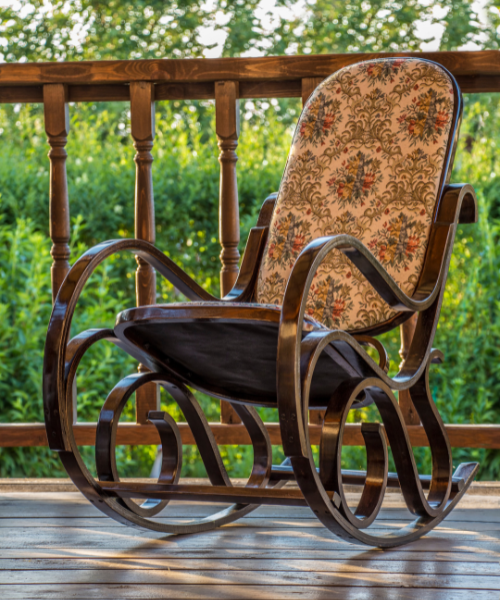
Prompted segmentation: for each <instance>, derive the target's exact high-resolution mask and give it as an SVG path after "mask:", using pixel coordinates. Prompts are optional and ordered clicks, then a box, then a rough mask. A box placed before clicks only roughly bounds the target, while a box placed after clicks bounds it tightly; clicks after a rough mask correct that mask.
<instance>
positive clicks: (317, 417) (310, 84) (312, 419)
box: [302, 77, 325, 425]
mask: <svg viewBox="0 0 500 600" xmlns="http://www.w3.org/2000/svg"><path fill="white" fill-rule="evenodd" d="M322 81H323V77H304V78H303V79H302V106H304V105H305V103H306V102H307V100H308V99H309V96H310V95H311V94H312V93H313V92H314V90H315V89H316V88H317V87H318V85H319V84H320V83H321V82H322ZM324 417H325V411H324V410H310V411H309V423H311V424H314V425H322V424H323V419H324Z"/></svg>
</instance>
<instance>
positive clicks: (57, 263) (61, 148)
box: [43, 83, 70, 301]
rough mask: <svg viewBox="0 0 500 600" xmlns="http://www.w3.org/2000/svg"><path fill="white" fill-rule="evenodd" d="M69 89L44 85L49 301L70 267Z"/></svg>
mask: <svg viewBox="0 0 500 600" xmlns="http://www.w3.org/2000/svg"><path fill="white" fill-rule="evenodd" d="M67 99H68V91H67V88H66V86H65V85H63V84H61V83H51V84H47V85H44V86H43V108H44V117H45V132H46V133H47V140H48V143H49V145H50V151H49V159H50V205H49V211H50V216H49V219H50V238H51V240H52V249H51V251H50V253H51V255H52V258H53V259H54V262H53V263H52V268H51V281H52V301H54V300H55V298H56V296H57V292H58V291H59V288H60V287H61V284H62V282H63V280H64V278H65V277H66V274H67V272H68V271H69V256H70V252H69V245H68V243H69V237H70V225H69V202H68V183H67V180H66V158H67V156H68V154H67V152H66V150H65V146H66V142H67V139H68V133H69V110H68V102H67Z"/></svg>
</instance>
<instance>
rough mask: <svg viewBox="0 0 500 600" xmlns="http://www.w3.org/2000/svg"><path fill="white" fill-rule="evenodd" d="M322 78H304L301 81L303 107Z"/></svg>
mask: <svg viewBox="0 0 500 600" xmlns="http://www.w3.org/2000/svg"><path fill="white" fill-rule="evenodd" d="M323 79H324V77H304V79H302V106H304V105H305V103H306V102H307V100H308V99H309V96H310V95H311V94H312V93H313V92H314V90H315V89H316V88H317V87H318V85H319V84H320V83H321V82H322V81H323Z"/></svg>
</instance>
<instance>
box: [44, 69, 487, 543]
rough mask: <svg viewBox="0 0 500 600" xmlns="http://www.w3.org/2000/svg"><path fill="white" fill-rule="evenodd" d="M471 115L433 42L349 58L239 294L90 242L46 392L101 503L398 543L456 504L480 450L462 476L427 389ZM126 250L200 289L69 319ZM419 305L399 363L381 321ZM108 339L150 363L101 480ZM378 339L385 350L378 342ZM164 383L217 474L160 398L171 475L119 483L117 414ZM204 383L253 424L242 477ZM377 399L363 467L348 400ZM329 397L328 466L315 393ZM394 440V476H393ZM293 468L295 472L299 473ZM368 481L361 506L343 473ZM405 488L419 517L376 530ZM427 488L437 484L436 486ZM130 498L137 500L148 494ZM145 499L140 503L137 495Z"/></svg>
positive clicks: (252, 253) (139, 250)
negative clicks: (315, 442)
mask: <svg viewBox="0 0 500 600" xmlns="http://www.w3.org/2000/svg"><path fill="white" fill-rule="evenodd" d="M461 113H462V97H461V93H460V90H459V88H458V86H457V83H456V81H455V79H454V78H453V76H452V75H451V74H450V73H449V72H448V71H446V69H444V68H443V67H441V66H440V65H438V64H436V63H433V62H430V61H427V60H423V59H419V58H409V57H407V58H382V59H376V60H370V61H367V62H362V63H359V64H354V65H351V66H349V67H346V68H344V69H342V70H340V71H338V72H336V73H334V74H333V75H331V76H330V77H329V78H328V79H326V80H325V81H324V82H323V83H321V85H319V86H318V87H317V89H316V90H315V91H314V93H313V94H312V95H311V97H310V98H309V100H308V102H307V104H306V106H305V108H304V110H303V112H302V115H301V117H300V120H299V122H298V125H297V128H296V131H295V135H294V138H293V142H292V147H291V151H290V155H289V158H288V162H287V165H286V168H285V171H284V175H283V179H282V182H281V185H280V190H279V192H278V193H277V194H272V195H270V196H269V197H268V198H267V199H266V201H265V202H264V204H263V206H262V209H261V211H260V215H259V218H258V222H257V225H256V226H255V227H254V228H253V229H252V230H251V232H250V235H249V238H248V242H247V245H246V248H245V253H244V256H243V260H242V264H241V270H240V273H239V276H238V279H237V281H236V284H235V285H234V288H233V289H232V291H231V292H230V293H229V294H228V295H227V296H226V297H224V298H223V299H221V300H219V299H217V298H215V297H213V296H211V295H210V294H209V293H207V292H206V291H205V290H204V289H202V288H201V287H200V286H199V285H198V284H196V283H195V282H194V281H193V280H192V279H191V278H190V277H189V276H188V275H187V274H186V273H184V272H183V271H182V270H181V269H180V268H179V267H178V266H177V265H176V264H175V263H174V262H173V261H172V260H170V259H169V258H167V257H166V256H165V255H164V254H163V253H162V252H161V251H160V250H158V249H157V248H155V247H154V246H153V245H152V244H149V243H147V242H144V241H140V240H129V239H126V240H119V241H108V242H104V243H101V244H99V245H97V246H96V247H94V248H92V249H91V250H89V251H87V252H86V253H85V254H84V255H83V256H82V257H81V258H80V259H79V260H78V261H77V262H76V263H75V264H74V266H73V267H72V269H71V270H70V272H69V273H68V275H67V277H66V279H65V281H64V283H63V284H62V287H61V288H60V291H59V294H58V296H57V299H56V301H55V306H54V310H53V313H52V317H51V320H50V325H49V329H48V334H47V342H46V348H45V364H44V403H45V416H46V426H47V434H48V437H49V443H50V446H51V447H52V448H53V449H54V450H57V451H58V452H59V455H60V457H61V459H62V462H63V463H64V466H65V468H66V470H67V471H68V473H69V475H70V477H71V478H72V479H73V481H74V482H75V483H76V485H77V486H78V487H79V489H80V490H81V491H82V493H83V494H84V495H85V496H86V497H87V498H88V499H89V500H90V501H91V502H92V503H94V504H95V506H96V507H97V508H99V509H100V510H102V511H103V512H104V513H105V514H107V515H109V516H111V517H112V518H114V519H116V520H118V521H120V522H122V523H127V524H132V525H135V526H141V527H146V528H149V529H152V530H156V531H160V532H165V533H189V532H198V531H205V530H209V529H212V528H214V527H216V526H219V525H223V524H225V523H229V522H231V521H234V520H236V519H238V518H239V517H242V516H244V515H246V514H248V513H249V512H250V511H252V510H254V509H255V508H256V507H258V506H259V505H261V504H274V505H288V506H309V507H310V508H311V509H312V510H313V511H314V513H315V514H316V515H317V517H318V518H319V519H320V521H321V522H322V523H323V524H324V525H325V526H326V527H327V528H328V529H329V530H331V531H332V532H334V533H335V534H337V535H338V536H340V537H341V538H343V539H346V540H350V541H355V540H358V541H360V542H363V543H365V544H369V545H375V546H381V547H390V546H397V545H401V544H404V543H407V542H409V541H412V540H415V539H417V538H419V537H420V536H422V535H423V534H425V533H426V532H428V531H429V530H431V529H432V528H433V527H435V526H436V525H437V524H438V523H439V522H440V521H441V520H442V519H443V518H444V517H445V516H446V515H447V514H449V512H450V511H451V510H452V509H453V508H454V507H455V506H456V504H457V503H458V501H459V500H460V498H461V497H462V496H463V495H464V493H465V491H466V490H467V488H468V487H469V485H470V484H471V482H472V480H473V478H474V475H475V473H476V471H477V468H478V465H477V464H475V463H474V464H472V463H468V464H462V465H460V466H459V467H458V468H457V469H456V470H455V472H454V473H452V457H451V448H450V444H449V441H448V437H447V434H446V431H445V428H444V425H443V422H442V420H441V418H440V416H439V413H438V411H437V409H436V406H435V404H434V402H433V400H432V397H431V394H430V389H429V381H428V378H429V367H430V364H431V363H432V362H439V361H440V360H441V358H442V356H441V354H440V352H439V351H438V350H434V349H433V348H432V343H433V339H434V335H435V332H436V327H437V323H438V318H439V313H440V308H441V302H442V299H443V292H444V288H445V282H446V277H447V272H448V267H449V263H450V256H451V253H452V248H453V241H454V236H455V232H456V228H457V224H458V223H473V222H475V221H476V220H477V205H476V198H475V194H474V190H473V188H472V187H471V186H470V185H466V184H450V183H449V180H450V174H451V171H452V166H453V158H454V154H455V149H456V143H457V138H458V132H459V126H460V120H461ZM124 250H127V251H129V252H131V253H133V254H135V255H136V256H138V257H139V258H141V259H143V260H144V261H147V263H149V264H150V265H152V267H154V268H155V269H156V270H157V271H158V272H159V273H160V274H161V275H163V276H164V277H165V278H166V279H168V280H169V281H170V282H171V283H172V284H173V285H175V286H176V287H177V288H178V289H179V290H180V291H181V292H182V293H183V294H184V295H185V296H186V297H187V298H189V300H190V301H191V302H185V303H174V304H168V305H151V306H140V307H137V308H130V309H128V310H125V311H123V312H121V313H120V314H119V315H118V316H117V320H116V325H115V327H114V329H113V330H111V329H100V330H95V329H94V330H89V331H85V332H83V333H81V334H79V335H77V336H76V337H74V338H73V339H72V340H71V341H70V340H69V335H70V328H71V322H72V317H73V313H74V310H75V306H76V304H77V301H78V298H79V296H80V294H81V292H82V289H83V287H84V285H85V283H86V282H87V280H88V278H89V277H90V275H91V274H92V272H93V271H94V270H95V269H96V267H97V266H98V265H99V264H100V263H101V262H102V261H104V260H105V259H106V258H107V257H109V256H111V255H112V254H114V253H116V252H121V251H124ZM414 314H418V320H417V323H416V329H415V334H414V337H413V341H412V343H411V346H410V348H409V352H408V355H407V357H406V359H405V360H404V362H403V364H402V366H401V369H400V371H399V373H398V374H397V375H396V376H395V377H392V378H391V377H389V376H388V374H387V371H388V368H387V355H386V352H385V349H384V347H383V345H382V344H381V342H380V341H378V340H377V339H375V338H374V337H373V336H377V335H379V334H382V333H384V332H387V331H390V330H392V329H394V328H395V327H397V326H399V325H400V324H401V323H403V322H404V321H405V320H407V319H408V318H410V317H411V316H412V315H414ZM99 340H108V341H110V342H112V343H114V344H116V345H117V346H119V347H120V348H121V349H122V350H124V351H125V352H127V353H128V354H129V355H131V356H132V357H134V358H135V359H137V360H138V361H140V362H141V363H142V364H143V365H145V366H146V367H147V368H148V369H149V371H148V372H143V373H138V374H134V375H130V376H128V377H125V379H123V380H122V381H121V382H119V383H118V385H116V387H115V388H114V389H113V390H112V391H111V392H110V394H109V396H108V398H107V399H106V401H105V402H104V405H103V407H102V410H101V413H100V417H99V421H98V426H97V433H96V468H97V476H98V477H97V479H95V478H94V477H93V476H92V475H91V474H90V472H89V471H88V469H87V468H86V466H85V465H84V462H83V460H82V458H81V456H80V453H79V450H78V447H77V445H76V442H75V437H74V433H73V421H72V414H73V412H72V406H73V402H74V401H75V399H74V397H73V396H74V393H75V391H74V390H75V386H74V382H75V377H76V371H77V368H78V365H79V363H80V361H81V359H82V357H83V356H84V354H85V352H86V351H87V350H88V349H89V348H90V347H91V346H92V345H93V344H94V343H96V342H98V341H99ZM367 346H371V347H372V348H373V349H375V350H376V351H377V352H378V354H379V358H378V363H377V362H375V361H374V360H373V359H372V358H371V356H370V355H369V353H368V352H367V351H366V347H367ZM148 382H156V383H157V384H159V385H161V386H163V388H164V389H165V390H167V392H168V393H169V394H170V395H171V396H172V397H173V398H174V399H175V401H176V402H177V403H178V404H179V407H180V408H181V410H182V412H183V414H184V415H185V418H186V420H187V422H188V424H189V426H190V428H191V430H192V433H193V436H194V438H195V440H196V443H197V445H198V448H199V450H200V453H201V457H202V459H203V462H204V465H205V467H206V470H207V473H208V477H209V479H210V482H211V484H212V485H184V484H179V483H178V480H179V474H180V469H181V460H182V446H181V439H180V434H179V430H178V428H177V425H176V423H175V422H174V420H173V419H172V418H171V417H170V416H169V415H168V414H167V413H165V412H160V411H151V412H150V413H149V420H150V421H151V423H153V424H154V425H155V426H156V428H157V430H158V433H159V436H160V439H161V444H162V466H161V473H160V476H159V478H158V482H157V483H150V484H148V483H143V482H136V483H127V482H121V481H120V480H119V477H118V471H117V466H116V460H115V443H116V435H117V426H118V420H119V418H120V414H121V412H122V410H123V408H124V405H125V403H126V402H127V400H128V398H129V397H130V396H131V395H132V394H133V393H134V392H135V391H136V390H137V389H138V388H139V387H140V386H142V385H144V384H146V383H148ZM190 388H194V389H195V390H199V391H201V392H204V393H206V394H209V395H210V396H212V397H214V398H219V399H223V400H226V401H228V402H230V403H231V404H232V406H233V407H234V409H235V411H236V412H237V414H238V415H239V417H240V418H241V420H242V422H243V424H244V426H245V427H246V429H247V430H248V433H249V436H250V438H251V442H252V444H253V450H254V462H253V468H252V472H251V475H250V478H249V480H248V482H247V484H246V486H245V487H239V486H238V487H236V486H233V485H232V483H231V481H230V479H229V477H228V476H227V473H226V470H225V468H224V465H223V463H222V460H221V457H220V454H219V451H218V448H217V444H216V442H215V438H214V435H213V433H212V431H211V429H210V427H209V425H208V423H207V420H206V418H205V416H204V414H203V412H202V410H201V408H200V406H199V404H198V402H197V401H196V399H195V397H194V396H193V394H192V392H191V391H190ZM402 390H409V393H410V396H411V400H412V401H413V404H414V406H415V408H416V411H417V412H418V415H419V417H420V420H421V423H422V426H423V428H424V430H425V432H426V434H427V437H428V440H429V444H430V449H431V453H432V474H431V475H430V476H427V477H420V476H419V473H418V470H417V466H416V462H415V459H414V456H413V453H412V447H411V443H410V438H409V434H408V430H407V427H406V425H405V421H404V419H403V416H402V413H401V410H400V408H399V405H398V401H397V400H396V397H395V395H394V392H396V391H402ZM372 403H374V404H375V405H376V407H377V408H378V411H379V413H380V415H381V419H382V421H383V427H382V425H381V424H379V423H372V424H368V423H363V424H362V428H361V432H362V435H363V438H364V442H365V445H366V454H367V471H366V473H360V472H343V471H342V469H341V449H342V441H343V433H344V429H345V424H346V420H347V417H348V414H349V411H350V410H351V409H354V408H356V407H358V408H359V407H366V406H368V405H370V404H372ZM258 406H266V407H274V408H276V409H277V410H278V415H279V422H280V428H281V436H282V443H283V450H284V453H285V455H286V457H287V460H286V461H285V463H284V464H283V465H280V466H273V465H272V460H271V443H270V439H269V435H268V432H267V430H266V428H265V427H264V425H263V423H262V421H261V420H260V418H259V416H258V413H257V411H256V409H255V407H258ZM311 408H312V409H324V410H326V412H325V416H324V422H323V427H322V435H321V444H320V454H319V468H317V467H316V465H315V462H314V459H313V453H312V449H311V444H310V439H309V431H308V426H307V416H308V411H309V409H311ZM387 441H388V442H389V444H390V446H391V449H392V453H393V457H394V462H395V465H396V469H397V475H396V474H389V473H388V450H387ZM290 480H294V481H296V482H297V484H298V488H299V489H297V488H285V487H284V486H285V484H286V483H287V481H290ZM346 481H349V482H354V483H358V484H361V485H363V486H364V487H363V491H362V494H361V499H360V501H359V504H358V506H357V508H356V510H355V511H352V510H351V508H350V507H349V506H348V504H347V500H346V495H345V493H344V487H343V483H345V482H346ZM388 481H389V483H390V484H391V485H393V486H394V485H396V486H398V487H400V489H401V492H402V494H403V497H404V499H405V501H406V503H407V506H408V509H409V510H410V512H411V513H413V515H414V516H415V520H414V521H413V522H412V523H411V524H409V525H407V526H406V527H404V528H402V529H401V530H399V531H398V532H396V533H394V532H389V533H388V534H385V535H377V531H376V530H375V531H374V530H373V529H372V530H369V529H367V528H368V527H369V526H370V525H371V524H372V523H373V522H374V520H375V518H376V516H377V514H378V512H379V510H380V507H381V505H382V500H383V497H384V494H385V491H386V487H387V485H388ZM424 490H428V493H427V494H426V493H425V492H424ZM134 499H135V500H134ZM137 499H144V500H145V502H143V504H141V505H140V504H139V503H138V502H136V500H137ZM172 499H175V500H183V501H197V502H199V501H203V502H212V503H232V504H231V506H230V507H228V508H225V509H223V510H219V512H216V513H215V514H213V515H211V516H209V517H206V518H203V519H199V520H195V521H191V522H189V523H186V522H182V523H178V522H170V521H163V520H161V521H157V520H153V519H152V517H154V516H155V515H156V514H158V512H159V511H160V510H162V509H163V508H164V507H165V505H166V504H167V503H168V501H170V500H172Z"/></svg>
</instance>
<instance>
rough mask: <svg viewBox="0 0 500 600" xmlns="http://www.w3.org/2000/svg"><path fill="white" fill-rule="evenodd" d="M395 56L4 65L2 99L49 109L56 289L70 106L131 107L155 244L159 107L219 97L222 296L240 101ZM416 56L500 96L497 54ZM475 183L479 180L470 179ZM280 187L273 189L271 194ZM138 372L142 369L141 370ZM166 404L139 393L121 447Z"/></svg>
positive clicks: (139, 440)
mask: <svg viewBox="0 0 500 600" xmlns="http://www.w3.org/2000/svg"><path fill="white" fill-rule="evenodd" d="M408 55H411V53H404V54H398V53H392V54H331V55H320V56H280V57H266V58H239V59H233V58H231V59H229V58H228V59H187V60H141V61H97V62H78V63H75V62H73V63H24V64H3V65H0V102H2V103H43V104H44V114H45V130H46V133H47V139H48V144H49V146H50V151H49V160H50V217H49V218H50V237H51V239H52V242H53V246H52V251H51V254H52V257H53V259H54V262H53V265H52V293H53V296H54V297H55V295H56V294H57V291H58V289H59V286H60V285H61V282H62V281H63V279H64V277H65V275H66V273H67V272H68V270H69V267H70V265H69V241H70V227H69V223H70V221H69V214H70V206H69V200H68V187H67V181H66V166H65V164H66V157H67V153H66V150H65V145H66V141H67V138H68V136H69V135H70V132H69V118H68V117H69V108H68V103H69V102H104V101H123V102H130V112H131V134H132V138H133V144H134V147H135V149H136V151H137V154H136V155H135V162H136V165H137V167H136V187H135V236H136V237H137V238H140V239H143V240H147V241H149V242H153V243H154V241H155V218H154V199H153V180H152V174H151V164H152V161H153V159H152V155H151V150H152V148H153V144H154V133H155V131H154V111H155V101H158V100H199V99H214V100H215V115H216V135H217V142H218V145H219V148H220V156H219V162H220V196H219V202H220V205H219V206H220V211H219V215H220V218H219V237H220V244H221V254H220V257H221V263H222V269H221V294H222V295H225V294H227V293H228V292H229V290H230V289H231V287H232V285H233V283H234V282H235V279H236V276H237V273H238V262H239V258H240V255H239V251H238V244H239V240H240V233H239V211H238V185H237V177H236V162H237V160H238V156H237V153H236V150H237V146H238V138H239V105H238V102H239V99H240V98H302V101H303V102H305V101H306V100H307V98H308V97H309V95H310V94H311V92H312V91H313V90H314V88H315V87H316V86H317V85H318V84H319V83H320V82H321V81H322V80H323V79H324V78H325V77H327V76H328V75H330V74H331V73H333V72H334V71H336V70H337V69H339V68H341V67H344V66H346V65H349V64H353V63H355V62H358V61H360V60H365V59H367V58H375V57H377V56H408ZM418 56H420V57H423V58H428V59H430V60H433V61H436V62H438V63H441V64H442V65H444V66H445V67H446V68H447V69H449V70H450V71H451V73H453V75H454V76H455V77H456V79H457V81H458V83H459V85H460V87H461V89H462V91H463V92H464V93H471V92H475V93H478V92H479V93H481V92H500V52H499V51H480V52H427V53H425V52H424V53H419V54H418ZM471 183H474V182H471ZM269 191H270V192H271V191H274V190H269ZM137 262H138V266H137V271H136V296H137V304H138V305H143V304H151V303H154V301H155V295H156V279H155V273H154V270H153V269H152V268H151V267H150V266H149V265H148V264H147V263H145V262H143V261H142V260H141V259H138V260H137ZM411 336H412V322H411V320H410V321H409V322H407V323H406V324H405V325H404V326H403V327H402V348H401V355H402V356H404V355H405V353H406V351H407V348H408V347H409V341H410V340H411ZM142 368H143V367H142V366H139V370H142ZM158 404H159V393H158V390H157V387H156V385H155V384H149V387H148V386H144V387H142V388H140V389H139V391H138V393H137V396H136V423H134V424H130V423H128V424H123V425H121V426H120V427H119V433H118V443H120V444H156V443H158V442H159V439H158V438H157V433H156V429H155V428H154V427H153V426H151V425H148V423H147V418H146V415H147V413H148V411H149V410H151V409H155V408H157V407H158ZM221 404H222V406H221V423H213V424H211V426H212V428H213V430H214V432H215V435H216V439H217V442H218V443H219V444H236V443H239V444H246V443H249V439H248V437H247V433H246V430H245V429H244V427H243V426H242V425H241V424H239V419H238V417H237V415H236V413H235V412H234V411H233V410H232V408H231V406H230V405H229V404H227V403H225V402H222V403H221ZM400 404H401V408H402V410H403V413H404V415H405V418H406V421H407V423H408V425H409V431H410V437H411V439H412V443H413V444H414V445H415V446H425V445H428V441H427V439H426V436H425V434H424V432H423V429H422V428H421V427H420V425H418V419H417V420H416V419H415V414H414V411H413V407H412V405H411V401H410V399H409V396H408V395H407V394H404V393H403V394H400ZM267 427H268V430H269V432H270V434H271V440H272V442H273V443H274V444H279V443H280V442H281V439H280V433H279V426H278V424H277V423H269V424H267ZM320 429H321V426H320V425H319V420H318V419H317V418H316V419H315V418H314V417H312V418H311V424H310V431H311V441H312V443H318V441H319V435H320ZM180 430H181V434H182V439H183V443H185V444H190V443H193V439H192V436H191V432H190V430H189V428H188V427H187V425H186V424H180ZM447 430H448V433H449V436H450V441H451V444H452V446H455V447H457V446H458V447H475V448H477V447H479V448H500V425H499V426H497V425H447ZM75 432H76V439H77V443H78V444H81V445H93V444H94V441H95V424H92V423H76V424H75ZM344 443H346V444H352V445H363V438H362V436H361V432H360V426H359V425H356V424H352V425H349V426H348V430H347V433H346V436H345V437H344ZM46 444H47V438H46V435H45V427H44V425H43V424H41V423H17V424H1V425H0V446H3V447H8V446H43V445H46Z"/></svg>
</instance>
